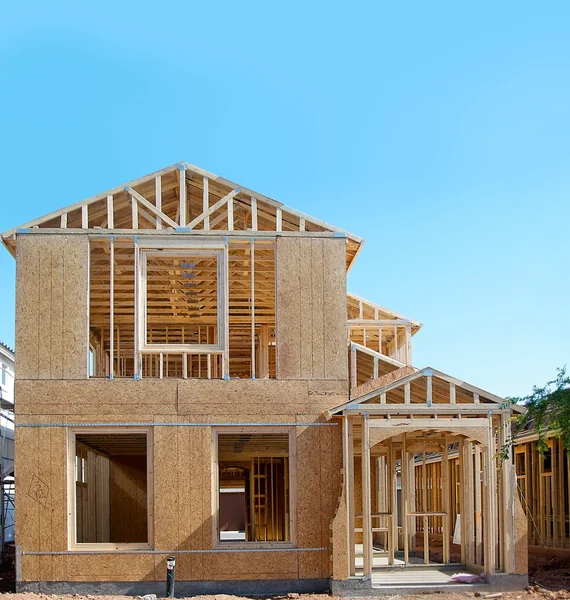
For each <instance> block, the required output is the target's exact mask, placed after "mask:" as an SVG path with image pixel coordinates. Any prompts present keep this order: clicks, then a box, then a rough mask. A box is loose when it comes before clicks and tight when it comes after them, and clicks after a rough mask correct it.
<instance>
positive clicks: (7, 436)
mask: <svg viewBox="0 0 570 600" xmlns="http://www.w3.org/2000/svg"><path fill="white" fill-rule="evenodd" d="M0 369H1V371H0V489H1V490H2V514H1V515H0V535H1V538H0V549H1V551H2V552H3V551H4V545H5V544H6V543H7V542H13V541H14V351H13V350H12V349H11V348H9V347H8V346H6V344H3V343H2V342H0Z"/></svg>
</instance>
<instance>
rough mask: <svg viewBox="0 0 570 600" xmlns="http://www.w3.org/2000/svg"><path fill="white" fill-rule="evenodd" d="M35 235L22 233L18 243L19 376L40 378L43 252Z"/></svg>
mask: <svg viewBox="0 0 570 600" xmlns="http://www.w3.org/2000/svg"><path fill="white" fill-rule="evenodd" d="M33 242H34V240H33V239H32V237H31V236H21V235H19V236H18V244H17V246H16V348H17V351H18V361H17V364H16V377H20V378H26V379H36V378H37V377H38V359H39V344H38V335H39V287H38V285H37V281H38V277H39V273H40V255H39V251H38V246H37V244H35V243H33Z"/></svg>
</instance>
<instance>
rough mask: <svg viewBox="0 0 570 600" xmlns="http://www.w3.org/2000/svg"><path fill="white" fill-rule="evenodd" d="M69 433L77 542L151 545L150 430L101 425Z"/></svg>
mask: <svg viewBox="0 0 570 600" xmlns="http://www.w3.org/2000/svg"><path fill="white" fill-rule="evenodd" d="M71 435H72V444H71V445H70V446H71V449H72V455H71V456H70V461H71V465H70V471H72V472H73V474H72V479H73V486H74V489H73V511H72V514H74V525H75V527H74V536H73V537H74V538H75V542H76V543H77V544H111V545H113V546H115V545H121V544H129V545H131V544H140V545H143V546H147V545H148V544H149V541H150V523H151V515H150V510H149V498H150V493H149V490H150V487H149V486H150V476H149V464H150V460H149V454H150V452H149V437H150V433H149V432H148V431H144V430H142V431H141V430H127V429H124V430H104V429H101V430H99V431H94V430H89V431H85V430H83V431H81V430H79V431H74V432H72V434H71ZM72 539H73V538H72Z"/></svg>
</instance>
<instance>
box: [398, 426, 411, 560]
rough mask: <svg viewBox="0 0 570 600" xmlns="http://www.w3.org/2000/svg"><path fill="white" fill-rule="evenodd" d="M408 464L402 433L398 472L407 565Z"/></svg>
mask: <svg viewBox="0 0 570 600" xmlns="http://www.w3.org/2000/svg"><path fill="white" fill-rule="evenodd" d="M409 471H410V469H409V464H408V452H407V450H406V435H405V434H404V439H403V443H402V460H401V461H400V473H401V480H402V489H401V492H400V497H401V499H402V539H403V542H404V565H408V564H409V562H410V549H409V543H410V540H409V539H408V522H409V519H410V517H409V516H408V514H409V513H410V506H409V493H408V486H409V481H408V477H409Z"/></svg>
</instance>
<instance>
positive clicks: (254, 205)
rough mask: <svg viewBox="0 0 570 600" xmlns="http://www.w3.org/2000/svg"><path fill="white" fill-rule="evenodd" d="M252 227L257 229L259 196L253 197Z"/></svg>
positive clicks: (254, 229) (253, 229)
mask: <svg viewBox="0 0 570 600" xmlns="http://www.w3.org/2000/svg"><path fill="white" fill-rule="evenodd" d="M250 201H251V229H252V231H257V198H254V197H253V196H252V198H251V200H250Z"/></svg>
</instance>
